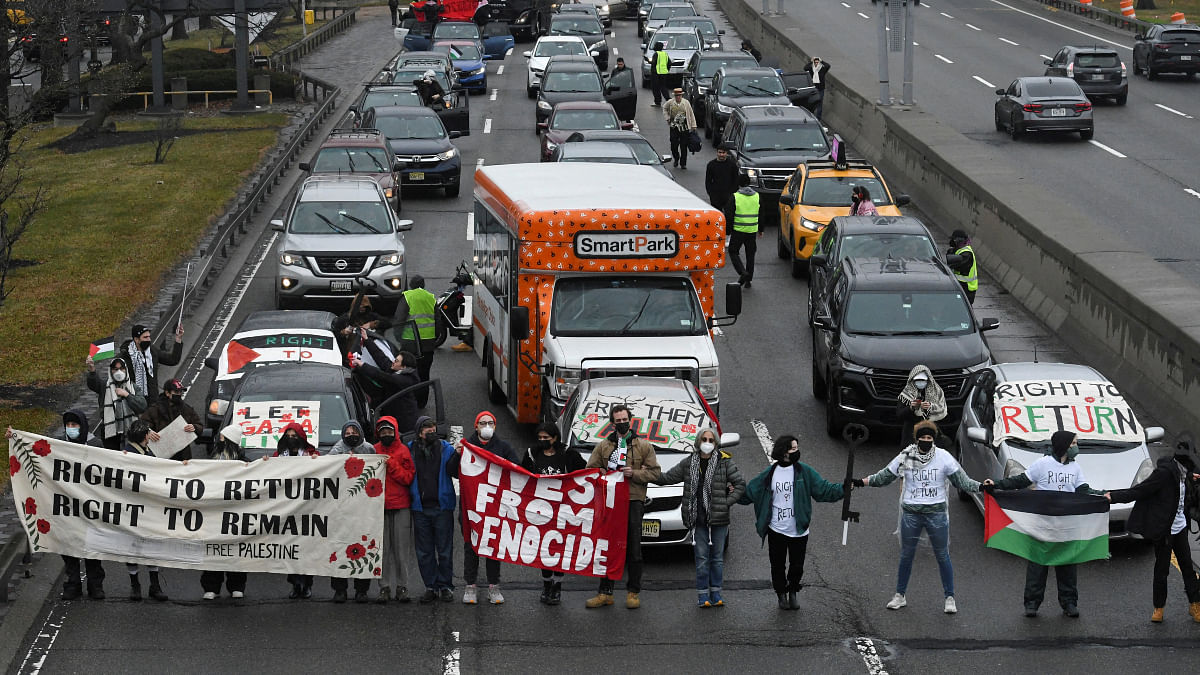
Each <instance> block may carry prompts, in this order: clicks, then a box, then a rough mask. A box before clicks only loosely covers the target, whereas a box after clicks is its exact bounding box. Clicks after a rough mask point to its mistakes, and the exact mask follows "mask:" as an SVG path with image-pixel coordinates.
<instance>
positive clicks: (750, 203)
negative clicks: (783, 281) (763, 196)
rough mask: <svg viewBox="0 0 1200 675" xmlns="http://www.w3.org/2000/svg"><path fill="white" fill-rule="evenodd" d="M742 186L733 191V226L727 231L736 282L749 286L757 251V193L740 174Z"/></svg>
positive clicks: (758, 234)
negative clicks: (743, 255)
mask: <svg viewBox="0 0 1200 675" xmlns="http://www.w3.org/2000/svg"><path fill="white" fill-rule="evenodd" d="M739 183H740V185H741V186H742V187H741V189H739V190H738V191H737V192H735V193H733V227H732V228H731V229H730V232H729V261H730V262H732V263H733V269H735V270H737V273H738V283H739V284H741V285H742V287H743V288H750V282H751V281H753V280H754V254H755V253H756V252H757V251H758V237H761V236H762V232H760V231H759V230H758V193H757V192H755V191H754V188H752V187H750V179H748V178H747V177H746V176H744V175H743V176H741V178H740V179H739ZM743 246H745V247H746V262H745V264H743V263H742V247H743Z"/></svg>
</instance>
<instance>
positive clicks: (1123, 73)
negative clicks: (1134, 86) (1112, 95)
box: [1121, 61, 1127, 77]
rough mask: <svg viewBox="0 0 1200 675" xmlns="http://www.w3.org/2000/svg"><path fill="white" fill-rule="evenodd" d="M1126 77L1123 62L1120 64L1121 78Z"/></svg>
mask: <svg viewBox="0 0 1200 675" xmlns="http://www.w3.org/2000/svg"><path fill="white" fill-rule="evenodd" d="M1126 75H1127V73H1126V71H1125V62H1124V61H1122V62H1121V77H1125V76H1126Z"/></svg>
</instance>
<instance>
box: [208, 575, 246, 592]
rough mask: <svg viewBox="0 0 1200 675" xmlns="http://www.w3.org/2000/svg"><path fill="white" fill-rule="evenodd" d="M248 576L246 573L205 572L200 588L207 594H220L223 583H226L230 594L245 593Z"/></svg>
mask: <svg viewBox="0 0 1200 675" xmlns="http://www.w3.org/2000/svg"><path fill="white" fill-rule="evenodd" d="M246 576H247V574H246V573H245V572H213V571H211V570H208V571H204V572H201V573H200V588H203V589H204V592H205V593H220V592H221V583H222V582H224V584H225V588H227V589H229V592H230V593H232V592H234V591H241V592H243V593H245V592H246Z"/></svg>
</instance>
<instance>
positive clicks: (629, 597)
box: [625, 591, 642, 609]
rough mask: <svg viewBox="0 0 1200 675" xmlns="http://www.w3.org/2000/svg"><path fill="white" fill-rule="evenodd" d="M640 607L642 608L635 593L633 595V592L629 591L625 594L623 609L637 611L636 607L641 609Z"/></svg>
mask: <svg viewBox="0 0 1200 675" xmlns="http://www.w3.org/2000/svg"><path fill="white" fill-rule="evenodd" d="M641 606H642V601H641V599H639V598H638V594H637V593H635V592H633V591H629V592H628V593H626V594H625V609H637V608H638V607H641Z"/></svg>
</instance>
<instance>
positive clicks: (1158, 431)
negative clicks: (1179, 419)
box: [1146, 427, 1166, 443]
mask: <svg viewBox="0 0 1200 675" xmlns="http://www.w3.org/2000/svg"><path fill="white" fill-rule="evenodd" d="M1165 435H1166V431H1164V430H1163V428H1162V427H1146V442H1147V443H1157V442H1159V441H1161V440H1162V439H1163V436H1165Z"/></svg>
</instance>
